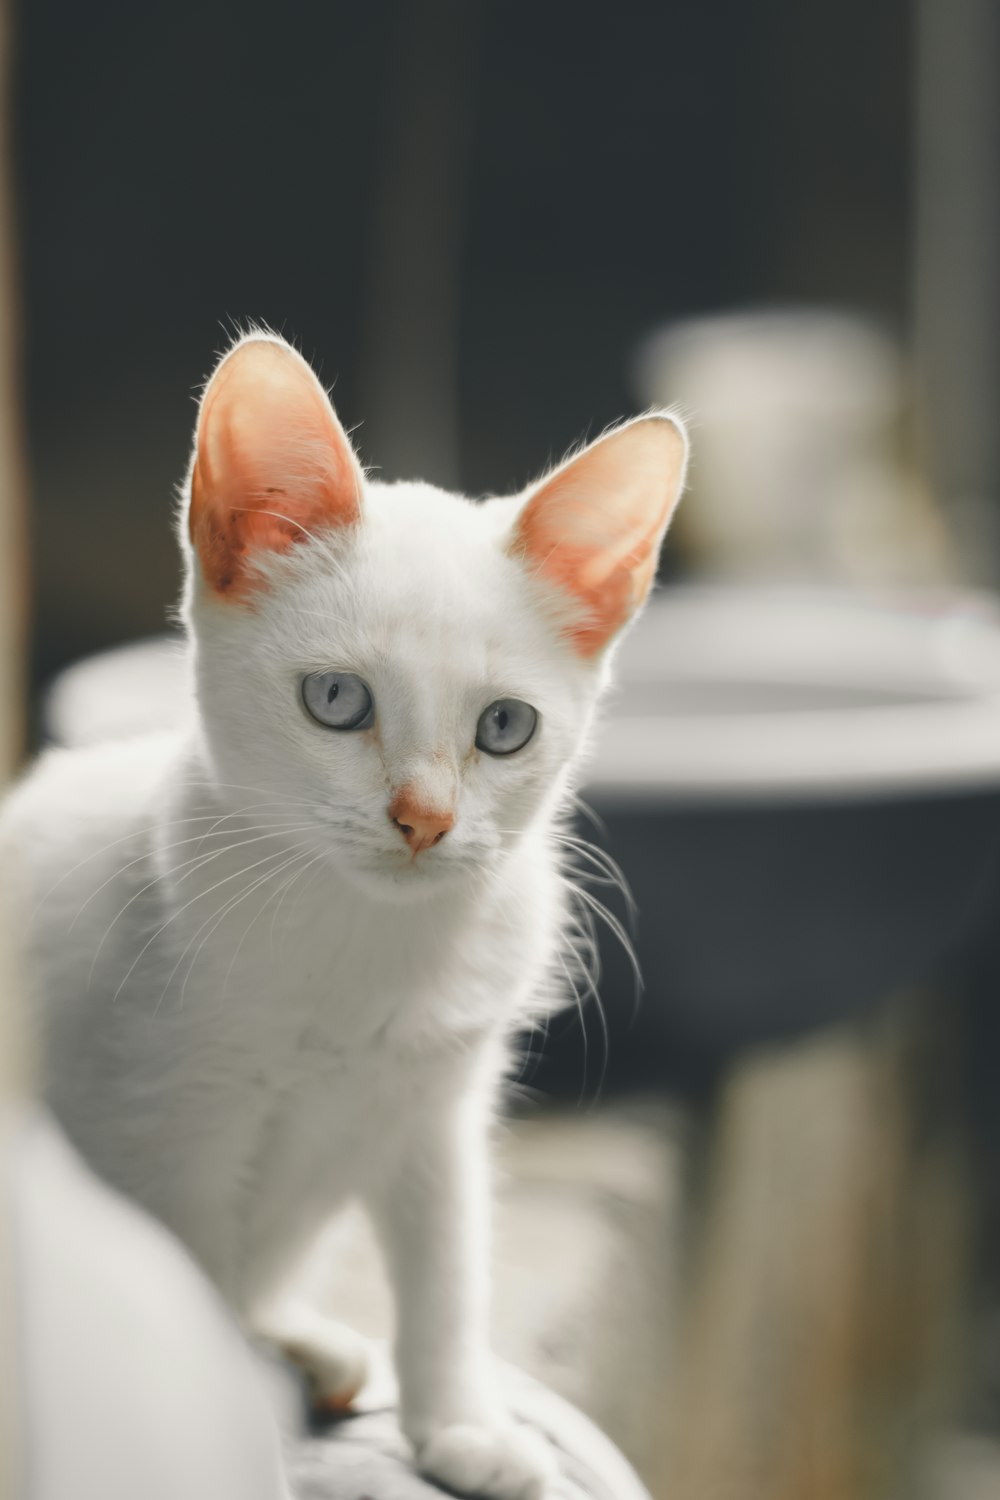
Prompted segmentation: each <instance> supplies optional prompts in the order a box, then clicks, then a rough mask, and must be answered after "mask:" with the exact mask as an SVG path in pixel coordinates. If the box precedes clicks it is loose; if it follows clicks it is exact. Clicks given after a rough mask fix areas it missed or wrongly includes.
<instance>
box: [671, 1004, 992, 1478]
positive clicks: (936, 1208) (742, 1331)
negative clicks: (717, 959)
mask: <svg viewBox="0 0 1000 1500" xmlns="http://www.w3.org/2000/svg"><path fill="white" fill-rule="evenodd" d="M922 1025H923V1021H922V1019H921V1010H920V1007H919V1006H918V1005H916V1004H914V1005H913V1006H901V1007H900V1008H899V1010H898V1012H894V1013H893V1015H892V1017H891V1018H890V1022H886V1023H876V1024H873V1025H871V1026H868V1027H858V1028H856V1029H854V1028H851V1029H845V1030H844V1031H842V1032H838V1033H835V1034H832V1035H825V1036H822V1037H820V1038H818V1039H815V1040H809V1041H806V1042H804V1043H800V1044H797V1045H795V1046H792V1047H787V1048H785V1049H783V1050H780V1051H778V1050H775V1051H771V1052H762V1053H760V1054H759V1055H757V1056H755V1057H752V1058H750V1059H749V1060H748V1061H746V1062H744V1063H742V1064H741V1065H739V1066H738V1067H737V1068H736V1069H735V1070H734V1072H733V1074H732V1076H731V1078H730V1079H729V1081H728V1083H727V1084H726V1085H725V1087H724V1089H723V1095H722V1098H721V1101H720V1104H719V1107H718V1111H717V1115H716V1119H715V1125H714V1132H713V1134H714V1141H713V1146H712V1152H711V1155H712V1163H711V1167H710V1172H709V1184H708V1190H707V1195H706V1199H707V1201H706V1202H705V1204H704V1212H703V1216H702V1219H701V1223H700V1226H699V1229H698V1230H697V1232H696V1234H695V1237H694V1244H693V1245H692V1248H691V1271H690V1279H689V1280H690V1284H689V1292H688V1297H687V1303H686V1309H685V1314H684V1318H683V1327H684V1332H683V1334H682V1337H681V1344H680V1348H679V1349H678V1351H677V1355H676V1358H675V1360H674V1361H673V1368H674V1370H675V1372H676V1374H675V1377H674V1382H673V1389H672V1390H671V1391H670V1392H669V1393H668V1400H667V1411H668V1421H667V1423H666V1426H665V1433H664V1450H663V1462H662V1482H661V1483H660V1484H659V1485H658V1486H657V1488H656V1493H657V1495H659V1496H663V1497H665V1500H709V1497H711V1500H876V1497H878V1500H882V1497H884V1496H886V1495H889V1494H910V1493H913V1486H912V1482H911V1480H910V1479H909V1478H908V1476H910V1475H911V1473H912V1469H913V1467H914V1466H915V1464H916V1463H917V1462H919V1458H920V1443H919V1442H918V1441H915V1439H916V1438H917V1437H919V1438H924V1437H925V1436H927V1435H928V1434H927V1428H928V1426H930V1425H932V1424H931V1423H930V1422H929V1421H928V1418H929V1417H930V1416H933V1415H934V1414H936V1413H937V1408H938V1405H939V1397H940V1395H941V1389H940V1386H941V1382H942V1378H943V1377H946V1375H947V1372H948V1370H949V1368H950V1358H949V1355H950V1353H951V1352H952V1350H951V1348H950V1340H951V1339H952V1337H953V1336H954V1334H955V1333H956V1330H957V1328H958V1324H959V1317H958V1307H959V1303H960V1292H961V1287H962V1276H961V1273H962V1268H963V1259H964V1246H965V1231H966V1212H967V1210H966V1205H967V1197H968V1195H967V1192H966V1190H965V1176H966V1174H965V1170H964V1158H963V1155H962V1152H961V1150H960V1149H959V1146H958V1143H957V1137H956V1135H955V1133H954V1132H953V1131H952V1130H951V1129H950V1126H949V1124H948V1122H947V1115H945V1124H944V1128H943V1129H930V1130H928V1129H927V1122H926V1121H924V1120H922V1121H921V1125H920V1128H919V1129H918V1127H917V1124H916V1121H917V1118H918V1114H921V1113H922V1111H923V1106H924V1100H923V1098H922V1096H921V1091H920V1088H919V1086H918V1085H917V1083H916V1081H915V1080H916V1077H917V1074H918V1072H919V1069H916V1068H915V1067H914V1054H915V1052H916V1053H919V1041H920V1036H921V1027H922ZM939 1040H940V1038H939V1037H938V1036H937V1035H936V1034H935V1041H939ZM934 1062H935V1064H936V1065H938V1066H940V1065H941V1058H940V1056H939V1055H938V1056H936V1057H935V1058H934ZM932 1071H933V1070H932ZM942 1071H943V1072H947V1064H946V1063H945V1064H944V1066H943V1068H942ZM945 1384H947V1381H946V1379H945ZM917 1418H921V1419H923V1420H919V1421H918V1420H916V1419H917Z"/></svg>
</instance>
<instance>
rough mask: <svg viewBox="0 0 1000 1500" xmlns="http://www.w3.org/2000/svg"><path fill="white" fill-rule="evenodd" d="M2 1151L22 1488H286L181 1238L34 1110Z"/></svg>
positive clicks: (237, 1352)
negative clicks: (112, 1185) (127, 1197)
mask: <svg viewBox="0 0 1000 1500" xmlns="http://www.w3.org/2000/svg"><path fill="white" fill-rule="evenodd" d="M5 1166H6V1174H5V1175H6V1177H7V1181H5V1182H4V1184H3V1188H4V1196H5V1199H6V1206H7V1207H8V1208H9V1212H10V1225H11V1233H12V1236H13V1244H14V1288H13V1290H14V1293H15V1297H16V1305H17V1308H18V1323H19V1329H18V1332H19V1360H18V1362H17V1364H18V1369H19V1374H20V1385H21V1392H20V1396H21V1399H20V1408H21V1411H22V1414H23V1420H22V1423H21V1427H22V1439H23V1468H24V1486H25V1487H24V1491H23V1497H24V1500H137V1497H139V1496H141V1497H142V1500H288V1490H287V1487H286V1485H285V1481H284V1478H283V1475H282V1469H281V1463H280V1458H279V1441H278V1427H277V1425H276V1421H275V1417H274V1415H273V1413H272V1411H271V1407H270V1403H269V1400H268V1399H267V1398H266V1397H265V1394H264V1387H263V1385H262V1384H260V1383H259V1378H258V1375H257V1372H256V1371H255V1369H254V1367H253V1365H252V1363H251V1357H250V1354H249V1352H248V1350H247V1348H246V1346H245V1345H244V1343H243V1341H242V1340H241V1338H240V1337H239V1335H238V1334H237V1332H236V1329H235V1327H234V1326H232V1325H231V1323H230V1321H229V1318H228V1315H227V1314H226V1313H225V1312H224V1310H223V1308H222V1306H221V1304H220V1303H219V1302H218V1299H217V1298H216V1295H215V1293H214V1291H213V1290H212V1289H211V1288H210V1286H209V1285H208V1282H207V1281H206V1280H205V1278H204V1277H203V1276H202V1275H201V1273H200V1272H199V1271H198V1270H197V1269H196V1267H195V1266H194V1264H193V1263H192V1262H191V1261H190V1260H189V1258H188V1256H187V1255H186V1254H185V1253H184V1251H183V1250H182V1249H181V1247H180V1246H179V1245H178V1244H177V1243H176V1242H175V1241H174V1240H173V1238H172V1237H171V1236H170V1235H169V1234H167V1232H166V1231H165V1230H164V1229H162V1228H161V1227H160V1226H159V1225H158V1224H155V1223H154V1222H153V1220H152V1219H149V1218H147V1217H146V1216H145V1215H143V1214H141V1213H139V1212H138V1210H136V1209H134V1208H133V1207H132V1206H131V1205H130V1204H127V1203H126V1202H125V1201H124V1200H123V1199H121V1198H119V1197H117V1195H115V1194H113V1193H112V1192H111V1191H110V1189H108V1188H106V1187H104V1185H103V1184H101V1183H99V1182H98V1181H97V1179H96V1178H94V1177H93V1176H92V1175H91V1173H90V1172H89V1171H88V1170H87V1169H86V1168H85V1167H84V1165H83V1164H82V1162H80V1160H79V1159H78V1158H77V1156H76V1155H75V1154H74V1153H73V1152H72V1151H71V1150H70V1148H69V1147H68V1146H67V1145H66V1143H65V1142H64V1140H63V1139H62V1137H61V1136H60V1135H59V1133H58V1131H57V1130H56V1129H55V1127H54V1126H53V1125H52V1124H51V1123H50V1122H49V1121H48V1120H47V1119H46V1118H45V1117H44V1116H43V1115H41V1114H40V1113H34V1112H32V1111H29V1110H28V1109H27V1108H26V1107H25V1109H24V1110H23V1112H22V1114H21V1115H20V1118H19V1120H18V1122H17V1125H16V1127H15V1128H14V1129H12V1131H11V1133H10V1135H9V1136H8V1153H7V1159H6V1162H5Z"/></svg>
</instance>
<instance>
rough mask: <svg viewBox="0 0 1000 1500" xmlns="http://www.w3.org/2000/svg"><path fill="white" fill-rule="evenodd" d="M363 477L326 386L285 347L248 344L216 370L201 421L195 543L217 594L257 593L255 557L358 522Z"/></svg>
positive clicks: (193, 522) (195, 481) (195, 473)
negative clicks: (252, 564) (252, 561)
mask: <svg viewBox="0 0 1000 1500" xmlns="http://www.w3.org/2000/svg"><path fill="white" fill-rule="evenodd" d="M360 494H361V472H360V469H359V467H358V464H357V461H356V459H355V457H354V454H353V453H352V451H351V447H350V444H349V442H348V440H347V437H346V435H345V433H344V431H343V428H342V427H341V426H340V423H339V422H338V421H337V418H336V415H335V414H334V411H333V408H332V407H331V405H330V403H329V401H328V399H327V397H326V394H325V392H324V391H323V388H322V386H321V385H320V384H319V381H318V380H317V379H316V377H315V375H314V374H313V372H312V370H310V368H309V366H308V365H307V364H306V362H305V361H304V360H303V359H301V358H300V357H299V355H298V354H296V353H295V351H294V349H291V348H290V347H289V346H288V345H287V344H283V343H280V342H279V341H277V340H271V339H248V340H247V341H246V342H244V343H242V344H240V345H238V346H237V347H236V348H235V349H234V350H233V352H232V353H231V354H230V355H228V356H227V357H226V358H225V359H224V360H223V362H222V363H221V364H220V365H219V367H218V369H217V370H216V372H215V374H214V375H213V376H212V379H211V381H210V382H209V385H208V389H207V390H206V392H205V396H204V398H203V400H202V404H201V411H200V414H199V418H198V436H197V450H196V455H195V462H194V468H193V471H192V475H191V508H190V517H189V525H190V531H191V540H192V543H193V544H194V547H195V549H196V551H197V553H198V560H199V563H200V565H201V571H202V574H203V576H204V578H205V581H206V582H207V583H208V585H209V586H210V587H211V588H213V589H214V590H215V591H216V592H217V593H219V594H224V595H239V594H241V593H244V592H246V590H247V589H248V588H250V587H252V585H253V582H254V577H253V570H252V568H251V567H250V566H249V560H250V557H251V554H253V553H255V552H258V553H259V552H262V551H271V552H283V551H286V550H287V549H288V548H289V547H292V546H294V545H296V543H299V542H303V541H308V540H309V539H310V538H311V537H312V536H314V535H315V533H316V532H317V531H318V530H322V529H324V528H327V527H331V526H346V525H352V524H353V523H354V522H356V521H358V520H359V519H360V515H361V508H360Z"/></svg>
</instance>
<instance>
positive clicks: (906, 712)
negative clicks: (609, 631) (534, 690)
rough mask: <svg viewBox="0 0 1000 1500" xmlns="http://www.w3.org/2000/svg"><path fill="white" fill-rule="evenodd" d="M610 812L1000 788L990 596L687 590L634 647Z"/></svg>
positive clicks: (659, 606)
mask: <svg viewBox="0 0 1000 1500" xmlns="http://www.w3.org/2000/svg"><path fill="white" fill-rule="evenodd" d="M618 683H619V686H618V688H617V690H616V692H615V694H614V697H613V699H612V702H611V703H610V705H609V706H608V708H607V710H606V713H605V722H604V726H603V729H602V730H601V733H600V735H599V737H598V740H597V744H596V748H595V753H594V755H593V758H592V761H591V763H590V768H589V769H590V775H589V778H588V784H587V785H588V792H590V793H592V794H593V795H594V796H595V797H598V798H600V799H602V800H605V801H606V800H608V799H610V800H612V801H616V800H622V799H625V800H628V799H631V798H639V799H643V800H648V799H650V798H651V799H652V800H653V801H656V800H657V799H661V800H671V799H676V798H678V797H685V796H686V797H691V796H694V797H699V798H708V799H715V798H722V799H726V800H731V799H734V798H735V799H738V800H745V799H747V798H750V799H753V800H757V799H760V798H767V799H771V800H774V799H778V800H783V799H788V798H791V799H795V798H800V799H801V798H803V797H805V798H808V799H815V798H821V799H824V800H825V799H830V798H834V799H836V798H838V797H846V798H851V797H856V796H857V795H858V794H859V793H860V794H864V795H873V794H878V795H889V796H893V795H898V796H903V795H906V794H912V793H914V792H930V791H934V792H942V791H947V790H949V789H953V790H956V791H957V790H961V789H963V788H966V789H972V788H975V787H979V788H983V787H990V786H996V785H1000V605H998V601H997V600H996V599H995V598H993V597H992V596H990V595H986V594H971V593H970V594H956V593H950V592H945V591H941V592H938V593H933V592H927V593H923V592H914V593H909V594H908V593H901V592H899V591H895V590H893V591H886V592H878V591H863V590H846V589H832V588H831V589H818V588H805V587H793V586H784V587H778V586H774V587H771V588H767V589H765V588H760V587H735V586H727V587H717V588H710V587H701V586H690V587H680V588H677V587H675V588H673V589H671V590H669V591H668V592H665V593H663V594H662V595H660V596H659V597H658V598H657V599H655V600H654V602H653V603H652V605H651V606H650V608H649V609H647V611H646V613H645V614H644V615H643V617H642V619H641V620H640V621H639V624H638V625H637V626H636V628H635V630H634V631H633V632H632V634H631V635H630V636H629V637H628V639H627V640H626V642H625V644H624V646H623V648H622V652H621V657H620V661H619V670H618Z"/></svg>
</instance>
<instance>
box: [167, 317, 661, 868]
mask: <svg viewBox="0 0 1000 1500" xmlns="http://www.w3.org/2000/svg"><path fill="white" fill-rule="evenodd" d="M686 452H687V449H686V441H685V437H684V433H683V430H682V428H681V427H680V425H679V424H678V422H677V421H676V420H675V419H674V418H672V417H670V416H669V415H667V414H663V415H656V416H650V417H644V418H640V419H639V420H637V421H634V422H631V423H628V424H626V425H624V426H621V427H618V428H617V429H615V430H614V431H613V432H610V433H608V434H607V435H605V436H604V437H602V438H600V439H599V440H598V441H596V442H594V443H592V444H591V445H590V446H589V447H587V448H585V449H583V451H582V452H580V453H578V454H576V455H575V456H574V457H572V458H571V459H569V460H567V461H566V462H565V463H563V464H562V465H560V467H558V468H557V469H556V470H555V471H554V472H552V473H550V474H548V475H547V476H546V477H545V478H543V479H542V480H540V481H539V482H538V483H537V484H535V485H533V486H531V487H530V488H529V489H528V490H527V491H526V492H525V493H524V494H522V495H518V496H514V497H511V498H503V499H492V500H488V501H484V502H478V503H477V502H472V501H470V500H467V499H465V498H463V497H461V496H457V495H451V494H446V493H444V492H442V491H440V490H438V489H435V488H434V487H432V486H431V485H427V484H416V483H414V484H409V483H406V484H391V485H386V484H379V483H375V482H373V481H372V480H370V479H368V478H366V476H365V474H364V472H363V470H362V468H361V466H360V464H359V463H358V460H357V458H356V457H355V454H354V452H353V450H352V448H351V445H350V442H349V441H348V438H347V436H346V434H345V433H344V431H343V428H342V427H341V425H340V423H339V422H338V420H337V417H336V415H335V413H334V410H333V407H332V406H331V404H330V402H329V399H328V398H327V395H326V393H325V392H324V390H323V389H322V387H321V386H320V384H319V381H318V380H317V379H316V377H315V375H314V374H313V372H312V371H311V369H310V368H309V366H308V365H307V364H306V363H305V361H304V360H303V359H301V357H300V356H299V355H298V354H297V353H296V352H295V351H294V350H293V349H292V348H290V347H289V346H288V345H287V344H285V343H284V342H283V341H282V340H280V339H277V338H274V337H270V336H260V335H253V336H250V337H248V338H246V339H243V340H242V341H241V342H239V343H238V344H237V345H236V346H235V348H233V349H232V350H231V351H230V352H229V353H228V354H227V355H226V356H225V358H224V359H223V360H222V361H221V363H220V364H219V365H218V367H217V368H216V370H215V373H214V374H213V376H212V378H211V380H210V381H209V384H208V386H207V388H206V390H205V394H204V397H203V399H202V403H201V410H200V413H199V418H198V425H197V431H196V438H195V450H194V455H193V458H192V464H191V471H190V478H189V485H188V489H187V494H188V505H187V509H186V525H185V532H186V536H185V540H184V545H185V548H186V550H187V551H188V554H189V564H190V565H189V578H188V588H187V602H186V609H187V616H188V620H189V624H190V627H191V631H192V634H193V638H194V642H195V655H196V675H197V690H198V699H199V705H200V711H201V718H202V723H203V728H204V734H205V739H206V744H207V748H208V751H209V754H210V757H211V762H212V769H213V773H214V775H215V776H216V777H217V779H218V781H219V783H220V784H226V785H227V786H229V787H231V788H232V791H231V793H230V796H229V801H230V803H233V802H239V801H240V800H241V799H242V800H243V801H244V803H245V804H246V805H248V806H254V805H255V798H258V799H259V800H260V801H268V802H271V803H273V805H274V806H276V807H277V806H279V805H280V806H282V807H284V808H285V809H286V815H287V821H288V826H289V827H290V828H294V829H295V830H296V834H295V837H296V838H297V839H299V840H302V841H303V842H304V843H306V844H307V845H308V846H309V847H315V849H316V850H317V852H319V851H320V850H322V849H324V848H325V849H327V850H328V851H329V856H330V858H331V859H333V860H335V861H336V862H337V863H338V864H339V865H340V866H341V867H342V869H343V871H344V873H345V875H347V876H348V877H350V878H352V879H354V880H356V881H357V882H359V883H360V884H362V885H363V886H365V887H366V888H368V889H369V890H373V891H376V892H378V893H380V894H383V895H385V896H387V897H389V898H392V896H393V895H404V894H411V893H412V894H417V893H418V892H420V891H422V890H432V889H435V888H437V887H438V886H439V885H440V884H441V882H442V881H444V880H446V879H447V878H449V877H451V878H455V877H463V876H465V877H468V876H469V875H470V874H471V873H472V872H474V871H475V872H479V871H483V870H490V869H492V868H495V867H496V866H497V865H498V864H499V863H500V862H501V861H502V857H503V851H504V850H506V849H509V848H510V847H511V846H512V845H513V844H514V843H516V842H517V841H518V840H519V839H520V838H521V837H522V836H523V835H524V834H525V833H526V832H527V831H528V830H529V829H530V828H531V827H532V826H533V825H536V824H537V822H538V820H539V818H540V817H541V816H544V815H545V814H546V813H547V812H548V811H549V810H550V809H551V808H552V807H553V806H554V804H555V803H556V801H557V800H558V799H559V797H560V796H561V795H562V794H563V793H564V791H565V787H566V783H567V779H568V777H569V776H570V773H571V768H572V766H573V763H574V761H575V760H576V758H577V757H578V755H579V752H580V750H581V748H582V746H583V744H584V742H585V739H586V736H587V731H588V729H589V726H590V723H591V720H592V716H593V712H594V708H595V705H596V702H597V699H598V697H599V694H600V691H601V688H602V687H603V685H604V682H605V680H606V676H607V668H608V663H609V658H610V655H611V652H612V649H613V646H614V643H615V641H616V640H617V639H618V638H619V637H620V635H621V633H622V632H623V630H624V629H625V627H626V626H627V625H628V624H629V622H630V621H631V620H632V619H633V618H634V616H635V614H636V612H637V611H638V610H639V609H640V608H641V606H642V603H643V601H644V599H645V598H646V595H647V593H648V591H649V588H650V586H651V584H652V581H653V578H654V576H655V573H656V564H657V558H658V554H659V548H660V543H661V541H662V538H663V534H664V532H665V530H666V527H667V523H668V521H669V519H670V515H671V513H672V511H673V508H674V506H675V504H676V502H677V499H678V497H679V495H680V492H681V489H682V486H683V478H684V468H685V461H686Z"/></svg>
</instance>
